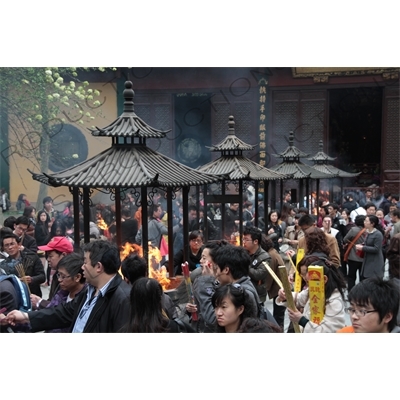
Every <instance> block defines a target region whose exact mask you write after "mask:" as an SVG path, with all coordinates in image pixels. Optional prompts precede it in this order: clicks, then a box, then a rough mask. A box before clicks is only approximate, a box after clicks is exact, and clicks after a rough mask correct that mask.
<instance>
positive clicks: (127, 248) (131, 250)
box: [119, 242, 143, 261]
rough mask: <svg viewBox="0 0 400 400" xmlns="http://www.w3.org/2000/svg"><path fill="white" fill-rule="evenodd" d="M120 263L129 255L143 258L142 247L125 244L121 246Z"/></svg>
mask: <svg viewBox="0 0 400 400" xmlns="http://www.w3.org/2000/svg"><path fill="white" fill-rule="evenodd" d="M119 254H120V257H121V261H123V260H125V258H126V257H128V256H129V255H130V254H137V255H138V256H139V257H143V249H142V246H139V245H138V244H135V243H129V242H126V243H125V244H124V245H123V246H121V250H120V253H119Z"/></svg>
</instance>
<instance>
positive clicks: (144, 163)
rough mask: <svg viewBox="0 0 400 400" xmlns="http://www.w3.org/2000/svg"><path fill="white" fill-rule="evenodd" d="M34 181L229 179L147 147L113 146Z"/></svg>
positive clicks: (174, 183)
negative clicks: (205, 171) (182, 162)
mask: <svg viewBox="0 0 400 400" xmlns="http://www.w3.org/2000/svg"><path fill="white" fill-rule="evenodd" d="M29 172H30V173H31V174H32V178H33V179H34V180H37V181H39V182H42V183H45V184H47V185H50V186H68V187H92V188H109V187H141V186H149V187H151V186H162V187H186V186H197V185H203V184H209V183H214V182H218V181H220V180H222V179H224V178H226V177H224V176H221V175H212V174H207V173H204V172H201V171H198V170H196V169H193V168H190V167H187V166H186V165H183V164H181V163H179V162H177V161H175V160H172V159H171V158H169V157H167V156H164V155H162V154H160V153H157V152H155V151H154V150H152V149H150V148H148V147H147V146H112V147H111V148H108V149H106V150H104V151H103V152H101V153H100V154H98V155H96V156H94V157H92V158H91V159H89V160H86V161H84V162H82V163H80V164H77V165H75V166H73V167H71V168H68V169H65V170H64V171H60V172H57V173H54V174H37V173H33V172H32V171H29Z"/></svg>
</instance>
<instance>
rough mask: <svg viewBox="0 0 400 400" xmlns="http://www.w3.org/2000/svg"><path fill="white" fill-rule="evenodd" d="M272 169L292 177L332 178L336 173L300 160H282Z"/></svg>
mask: <svg viewBox="0 0 400 400" xmlns="http://www.w3.org/2000/svg"><path fill="white" fill-rule="evenodd" d="M270 169H272V170H273V171H277V172H280V173H283V174H291V175H292V176H293V179H307V178H310V179H332V178H336V175H329V174H326V173H324V172H321V171H318V170H317V169H315V168H313V167H311V166H309V165H306V164H303V163H300V162H282V163H280V164H277V165H274V166H273V167H271V168H270Z"/></svg>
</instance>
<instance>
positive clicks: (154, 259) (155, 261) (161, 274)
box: [148, 242, 171, 290]
mask: <svg viewBox="0 0 400 400" xmlns="http://www.w3.org/2000/svg"><path fill="white" fill-rule="evenodd" d="M161 260H162V256H161V251H160V250H159V249H158V248H157V247H153V246H152V245H151V243H150V242H149V255H148V265H149V278H152V279H156V280H157V281H158V282H159V283H160V285H161V286H162V288H163V290H167V289H169V285H170V282H171V281H170V280H169V279H168V277H167V269H166V268H165V266H164V265H162V266H160V262H161Z"/></svg>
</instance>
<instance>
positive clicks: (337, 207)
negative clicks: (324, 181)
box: [328, 203, 339, 210]
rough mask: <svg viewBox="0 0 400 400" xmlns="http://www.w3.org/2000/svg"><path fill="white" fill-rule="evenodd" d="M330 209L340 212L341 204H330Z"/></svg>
mask: <svg viewBox="0 0 400 400" xmlns="http://www.w3.org/2000/svg"><path fill="white" fill-rule="evenodd" d="M328 207H332V208H333V209H334V210H339V204H337V203H329V204H328Z"/></svg>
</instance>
